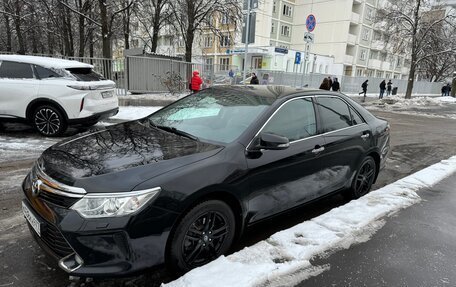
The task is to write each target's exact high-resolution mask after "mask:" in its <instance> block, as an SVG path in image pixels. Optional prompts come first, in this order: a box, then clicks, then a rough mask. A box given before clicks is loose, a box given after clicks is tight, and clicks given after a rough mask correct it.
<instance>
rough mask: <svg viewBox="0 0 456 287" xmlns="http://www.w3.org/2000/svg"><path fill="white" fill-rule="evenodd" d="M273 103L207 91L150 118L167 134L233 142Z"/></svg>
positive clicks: (249, 96) (166, 108)
mask: <svg viewBox="0 0 456 287" xmlns="http://www.w3.org/2000/svg"><path fill="white" fill-rule="evenodd" d="M272 101H273V100H272V99H269V98H264V97H259V96H255V95H243V94H237V92H230V91H220V90H216V91H214V90H211V89H208V90H204V91H201V92H199V93H197V94H194V95H191V96H188V97H186V98H184V99H182V100H180V101H177V102H175V103H174V104H171V105H169V106H167V107H165V108H163V109H161V110H159V111H157V112H156V113H154V114H152V115H150V116H149V117H148V119H149V122H150V123H151V124H152V125H154V126H157V127H159V128H160V127H161V128H165V129H166V130H168V131H172V130H174V131H178V132H181V134H182V132H183V133H186V134H187V135H191V136H193V137H194V138H197V139H201V140H209V141H214V142H219V143H230V142H233V141H234V140H235V139H237V138H238V137H239V136H240V135H241V134H242V133H243V132H244V131H245V130H246V129H247V127H249V126H250V125H251V124H252V122H254V121H255V119H256V118H257V117H258V116H259V115H260V114H261V113H262V112H263V111H264V110H265V109H266V108H267V107H268V106H269V105H270V104H271V103H272ZM176 133H177V132H176Z"/></svg>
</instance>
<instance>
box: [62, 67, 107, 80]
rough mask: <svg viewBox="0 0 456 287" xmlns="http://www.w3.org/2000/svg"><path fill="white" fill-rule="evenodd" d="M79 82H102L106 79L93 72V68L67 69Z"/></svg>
mask: <svg viewBox="0 0 456 287" xmlns="http://www.w3.org/2000/svg"><path fill="white" fill-rule="evenodd" d="M66 70H67V71H69V72H70V73H71V74H72V75H73V76H74V77H75V78H76V79H77V80H78V81H84V82H92V81H102V80H105V78H104V77H103V76H102V75H100V74H98V73H97V72H95V71H94V70H92V68H67V69H66Z"/></svg>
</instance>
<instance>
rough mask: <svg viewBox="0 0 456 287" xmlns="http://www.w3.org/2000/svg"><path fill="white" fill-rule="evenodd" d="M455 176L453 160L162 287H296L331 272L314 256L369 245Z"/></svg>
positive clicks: (370, 194)
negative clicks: (426, 192)
mask: <svg viewBox="0 0 456 287" xmlns="http://www.w3.org/2000/svg"><path fill="white" fill-rule="evenodd" d="M455 172H456V156H453V157H451V158H450V159H448V160H444V161H441V162H440V163H437V164H434V165H432V166H430V167H428V168H426V169H424V170H421V171H419V172H417V173H415V174H412V175H410V176H407V177H405V178H403V179H400V180H398V181H396V182H394V183H392V184H390V185H387V186H385V187H383V188H380V189H378V190H375V191H372V192H371V193H369V194H367V195H366V196H364V197H362V198H360V199H358V200H353V201H351V202H349V203H347V204H345V205H343V206H341V207H338V208H334V209H332V210H331V211H329V212H327V213H325V214H323V215H321V216H318V217H316V218H314V219H312V220H309V221H305V222H303V223H300V224H298V225H296V226H294V227H292V228H289V229H287V230H284V231H280V232H278V233H276V234H274V235H272V236H271V237H270V238H268V239H266V240H264V241H260V242H258V243H256V244H255V245H253V246H251V247H246V248H244V249H243V250H241V251H239V252H236V253H234V254H232V255H229V256H228V257H225V256H221V257H219V258H218V259H217V260H215V261H213V262H211V263H209V264H207V265H205V266H203V267H200V268H197V269H194V270H192V271H190V272H188V273H187V274H185V275H184V276H182V277H181V278H179V279H177V280H175V281H173V282H170V283H168V284H163V285H162V286H163V287H164V286H166V287H182V286H187V287H193V286H195V287H196V286H198V287H205V286H208V287H209V286H211V287H212V286H217V287H223V286H227V287H228V286H237V287H241V286H290V285H295V284H297V283H299V282H301V281H302V280H305V279H306V278H309V277H311V276H315V275H318V274H320V273H321V272H324V271H325V270H327V269H329V266H327V265H325V266H312V264H311V263H310V260H311V259H312V258H313V257H314V256H316V255H322V254H324V253H325V252H330V251H334V250H338V249H344V248H349V247H350V246H351V245H352V244H356V243H360V242H365V241H367V240H369V239H370V237H371V236H372V235H373V234H374V233H375V232H376V231H377V230H379V229H380V228H381V227H383V225H384V223H385V221H384V219H382V218H384V217H385V216H391V215H392V214H394V213H396V212H398V211H399V210H401V209H404V208H406V207H409V206H411V205H413V204H415V203H417V202H419V201H420V197H419V196H418V195H417V193H416V191H417V190H419V189H421V188H425V187H429V186H432V185H434V184H436V183H437V182H439V181H441V180H442V179H444V178H445V177H447V176H449V175H451V174H452V173H455Z"/></svg>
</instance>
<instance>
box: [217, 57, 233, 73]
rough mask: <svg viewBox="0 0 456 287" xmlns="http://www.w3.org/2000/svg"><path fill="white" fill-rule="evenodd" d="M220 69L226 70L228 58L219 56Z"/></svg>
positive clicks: (228, 64)
mask: <svg viewBox="0 0 456 287" xmlns="http://www.w3.org/2000/svg"><path fill="white" fill-rule="evenodd" d="M219 63H220V71H228V70H229V68H230V58H225V57H224V58H220V59H219Z"/></svg>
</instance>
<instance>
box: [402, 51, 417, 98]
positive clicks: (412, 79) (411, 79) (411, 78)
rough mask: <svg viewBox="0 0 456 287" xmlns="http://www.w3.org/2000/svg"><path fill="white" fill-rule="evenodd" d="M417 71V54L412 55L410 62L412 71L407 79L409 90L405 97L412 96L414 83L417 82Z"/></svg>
mask: <svg viewBox="0 0 456 287" xmlns="http://www.w3.org/2000/svg"><path fill="white" fill-rule="evenodd" d="M415 71H416V56H414V55H412V62H411V64H410V72H409V76H408V81H407V91H406V92H405V98H406V99H411V98H412V91H413V84H414V83H415Z"/></svg>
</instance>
